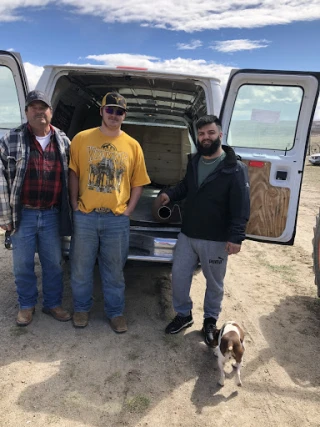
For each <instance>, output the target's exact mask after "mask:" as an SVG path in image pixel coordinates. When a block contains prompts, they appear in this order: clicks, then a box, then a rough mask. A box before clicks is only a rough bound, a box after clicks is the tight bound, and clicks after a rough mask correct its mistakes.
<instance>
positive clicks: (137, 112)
mask: <svg viewBox="0 0 320 427" xmlns="http://www.w3.org/2000/svg"><path fill="white" fill-rule="evenodd" d="M319 82H320V73H311V72H292V71H269V70H249V69H248V70H234V71H232V73H231V75H230V78H229V81H228V84H227V88H226V91H225V95H224V96H223V92H222V89H221V86H220V81H219V79H217V78H215V77H214V76H213V77H210V78H209V77H202V76H192V75H183V74H174V73H164V72H161V71H158V72H155V71H152V72H151V71H149V70H147V69H141V68H132V67H128V68H126V67H117V68H112V69H111V68H107V67H101V66H96V67H88V66H68V65H50V66H46V67H45V69H44V72H43V74H42V76H41V78H40V80H39V82H38V84H37V87H36V89H39V90H41V91H44V92H46V93H47V94H48V95H49V97H50V98H51V100H52V106H53V121H52V123H53V124H54V125H56V126H57V127H59V128H60V129H62V130H64V131H65V132H66V134H67V135H68V137H69V138H70V139H72V138H73V136H74V135H75V134H76V133H77V132H79V131H82V130H84V129H87V128H90V127H94V126H99V125H100V120H101V118H100V115H99V107H100V102H101V99H102V97H103V96H104V95H105V93H106V92H108V91H113V90H117V91H118V92H120V93H121V94H122V95H123V96H124V97H125V98H126V99H127V102H128V114H127V117H126V120H125V122H124V124H123V129H124V130H125V131H126V132H127V133H128V134H130V135H131V136H132V137H134V138H136V139H137V140H138V141H139V143H140V144H141V146H142V149H143V152H144V156H145V160H146V165H147V169H148V173H149V176H150V178H151V181H152V183H151V185H149V186H147V187H146V188H145V189H144V192H143V196H142V197H141V200H140V202H139V204H138V206H137V208H136V210H135V212H134V214H133V215H132V217H131V234H130V253H129V259H131V260H140V261H158V262H171V261H172V253H173V248H174V245H175V242H176V237H177V234H178V232H179V230H180V225H181V217H180V210H181V209H182V210H183V205H182V206H177V207H176V213H177V214H176V215H171V216H170V214H169V215H167V214H166V215H167V217H166V218H165V221H159V220H157V219H155V216H153V215H152V205H153V201H154V199H155V197H156V195H157V194H158V192H159V190H160V189H161V188H163V187H165V186H168V185H175V184H176V183H177V182H178V181H179V180H180V179H181V178H182V177H183V176H184V173H185V170H186V163H187V154H188V153H190V152H193V151H195V141H196V131H195V122H196V120H197V119H198V118H199V117H200V116H202V115H204V114H215V115H218V116H220V118H221V120H222V129H223V132H224V136H223V141H222V143H223V144H226V145H229V146H231V147H233V148H234V150H235V151H236V153H237V154H238V155H239V156H240V157H241V159H242V161H243V162H245V163H246V164H247V165H248V169H249V176H250V185H251V216H250V221H249V223H248V227H247V238H248V239H254V240H258V241H263V242H272V243H280V244H287V245H292V244H293V242H294V237H295V230H296V221H297V212H298V204H299V196H300V189H301V181H302V174H303V168H304V159H305V155H306V148H307V142H308V138H309V133H310V129H311V124H312V120H313V115H314V111H315V108H316V103H317V99H318V93H319ZM27 91H28V84H27V80H26V76H25V72H24V69H23V65H22V62H21V58H20V56H19V54H15V53H12V52H6V51H0V93H1V97H0V130H1V132H2V134H3V133H4V132H5V131H6V130H7V129H10V128H13V127H15V126H18V125H20V124H21V123H22V122H23V121H25V114H24V100H25V95H26V93H27ZM0 135H1V134H0ZM68 248H69V242H68V241H64V253H65V254H66V255H67V253H68Z"/></svg>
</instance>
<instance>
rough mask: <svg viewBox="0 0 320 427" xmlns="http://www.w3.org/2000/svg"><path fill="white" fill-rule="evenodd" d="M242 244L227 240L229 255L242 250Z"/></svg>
mask: <svg viewBox="0 0 320 427" xmlns="http://www.w3.org/2000/svg"><path fill="white" fill-rule="evenodd" d="M240 250H241V245H238V244H237V243H231V242H227V244H226V251H227V252H228V255H234V254H237V253H238V252H240Z"/></svg>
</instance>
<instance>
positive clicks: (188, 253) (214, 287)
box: [172, 233, 228, 319]
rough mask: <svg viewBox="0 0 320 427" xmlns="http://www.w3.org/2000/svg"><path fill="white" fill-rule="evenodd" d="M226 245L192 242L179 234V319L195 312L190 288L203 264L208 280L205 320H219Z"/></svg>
mask: <svg viewBox="0 0 320 427" xmlns="http://www.w3.org/2000/svg"><path fill="white" fill-rule="evenodd" d="M227 260H228V253H227V252H226V242H213V241H210V240H202V239H192V238H190V237H187V236H186V235H185V234H183V233H180V234H179V237H178V241H177V244H176V247H175V250H174V255H173V266H172V296H173V307H174V309H175V311H176V313H177V314H178V315H179V316H188V315H189V314H190V310H191V309H192V300H191V298H190V288H191V282H192V276H193V273H194V271H195V269H196V268H197V265H198V262H199V261H200V263H201V267H202V271H203V274H204V277H205V278H206V293H205V297H204V307H203V308H204V317H205V318H206V317H213V318H214V319H218V317H219V314H220V312H221V304H222V298H223V279H224V276H225V274H226V269H227Z"/></svg>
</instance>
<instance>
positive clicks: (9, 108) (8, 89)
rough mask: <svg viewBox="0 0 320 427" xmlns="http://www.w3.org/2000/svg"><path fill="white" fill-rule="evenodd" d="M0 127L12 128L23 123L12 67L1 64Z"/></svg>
mask: <svg viewBox="0 0 320 427" xmlns="http://www.w3.org/2000/svg"><path fill="white" fill-rule="evenodd" d="M0 93H1V97H0V128H1V129H11V128H14V127H16V126H19V125H20V124H21V123H22V118H21V113H20V105H19V99H18V94H17V88H16V84H15V81H14V78H13V74H12V71H11V70H10V68H8V67H6V66H4V65H2V66H0Z"/></svg>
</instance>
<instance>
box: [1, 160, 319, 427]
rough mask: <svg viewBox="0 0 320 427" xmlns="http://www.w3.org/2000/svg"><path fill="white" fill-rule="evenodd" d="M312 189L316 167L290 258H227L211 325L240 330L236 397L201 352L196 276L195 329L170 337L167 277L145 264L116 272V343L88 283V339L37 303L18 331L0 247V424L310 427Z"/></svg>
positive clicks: (315, 196)
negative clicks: (121, 316) (122, 289)
mask: <svg viewBox="0 0 320 427" xmlns="http://www.w3.org/2000/svg"><path fill="white" fill-rule="evenodd" d="M319 182H320V167H314V166H309V165H308V166H307V167H306V170H305V175H304V181H303V191H302V196H301V202H300V211H299V219H298V228H297V236H296V241H295V245H294V246H293V247H285V246H278V245H268V244H261V243H257V242H251V241H246V242H244V244H243V249H242V251H241V253H240V254H239V255H236V256H232V257H230V259H229V265H228V272H227V276H226V281H225V289H226V291H225V298H224V303H223V311H222V314H221V318H220V320H219V324H221V323H222V322H224V321H226V320H237V321H238V322H240V323H241V324H242V325H243V327H244V329H245V331H246V341H247V346H246V353H245V360H244V366H243V368H242V381H243V387H242V388H239V387H237V386H236V385H235V381H234V378H232V377H233V375H232V372H231V371H232V369H231V368H230V367H227V372H229V373H230V374H229V378H227V379H226V383H225V386H224V387H223V388H221V387H220V386H218V385H217V381H218V377H219V374H218V370H217V362H216V359H215V358H214V356H213V354H212V350H211V349H209V348H208V347H206V346H205V345H204V344H203V342H202V336H201V334H200V332H199V331H200V329H201V326H202V303H203V295H204V287H205V286H204V279H203V276H202V273H198V274H197V275H196V276H195V277H194V282H193V286H192V298H193V301H194V311H193V314H194V320H195V323H194V325H193V326H192V327H191V328H189V329H187V330H186V331H185V333H181V334H178V335H176V336H166V335H165V334H164V328H165V326H166V324H167V322H168V320H169V319H170V318H171V316H172V311H171V310H172V309H171V305H170V301H171V300H170V282H169V281H168V278H167V277H168V276H167V273H168V269H167V267H163V266H159V265H148V264H142V265H139V266H137V265H132V264H128V265H127V267H126V282H127V290H126V307H127V308H126V316H127V319H128V323H129V330H128V332H127V333H126V334H123V335H116V334H115V333H113V332H112V331H111V329H110V327H109V325H108V323H107V322H106V319H105V317H104V314H103V304H102V295H101V290H100V288H99V280H98V274H97V280H96V282H97V283H96V287H95V294H94V298H95V304H94V307H93V310H92V313H91V320H90V324H89V326H88V327H87V328H86V329H83V330H76V329H74V328H73V327H72V324H71V322H68V323H59V322H57V321H55V320H54V319H53V318H51V317H49V316H47V315H45V314H43V313H42V312H41V293H40V297H39V303H38V306H37V310H36V314H35V317H34V320H33V322H32V323H31V324H30V325H29V326H28V327H27V328H19V327H17V326H15V317H16V313H17V309H18V307H17V303H16V294H15V290H14V283H13V277H12V273H11V269H12V261H11V253H10V251H7V250H5V249H4V247H3V244H2V243H1V245H0V260H1V261H0V262H1V264H0V268H1V288H0V301H1V311H0V320H1V322H0V333H1V347H0V361H1V368H0V425H1V426H6V427H20V426H24V425H30V426H35V427H43V426H52V427H89V426H90V427H91V426H92V427H103V426H106V427H118V426H119V427H120V426H128V427H138V426H139V427H140V426H141V427H142V426H148V427H149V426H152V427H158V426H159V427H175V426H184V427H194V426H201V427H206V426H208V427H209V426H210V427H211V426H216V427H219V426H228V427H239V426H240V427H242V426H244V427H251V426H252V427H257V426H259V427H267V426H268V427H270V426H281V427H282V426H290V427H304V426H314V427H315V426H319V425H320V413H319V404H320V369H319V353H320V339H319V336H320V333H319V332H320V300H319V299H317V294H316V287H315V285H314V276H313V272H312V258H311V252H312V246H311V241H312V235H313V226H314V224H315V216H316V213H317V212H318V210H319V206H320V191H319V189H320V186H319ZM0 237H1V238H2V237H3V236H0ZM37 268H38V272H39V266H37ZM65 270H66V276H65V283H66V290H65V301H64V303H65V306H66V307H68V308H71V292H70V287H69V279H68V265H66V268H65ZM40 288H41V287H40Z"/></svg>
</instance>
